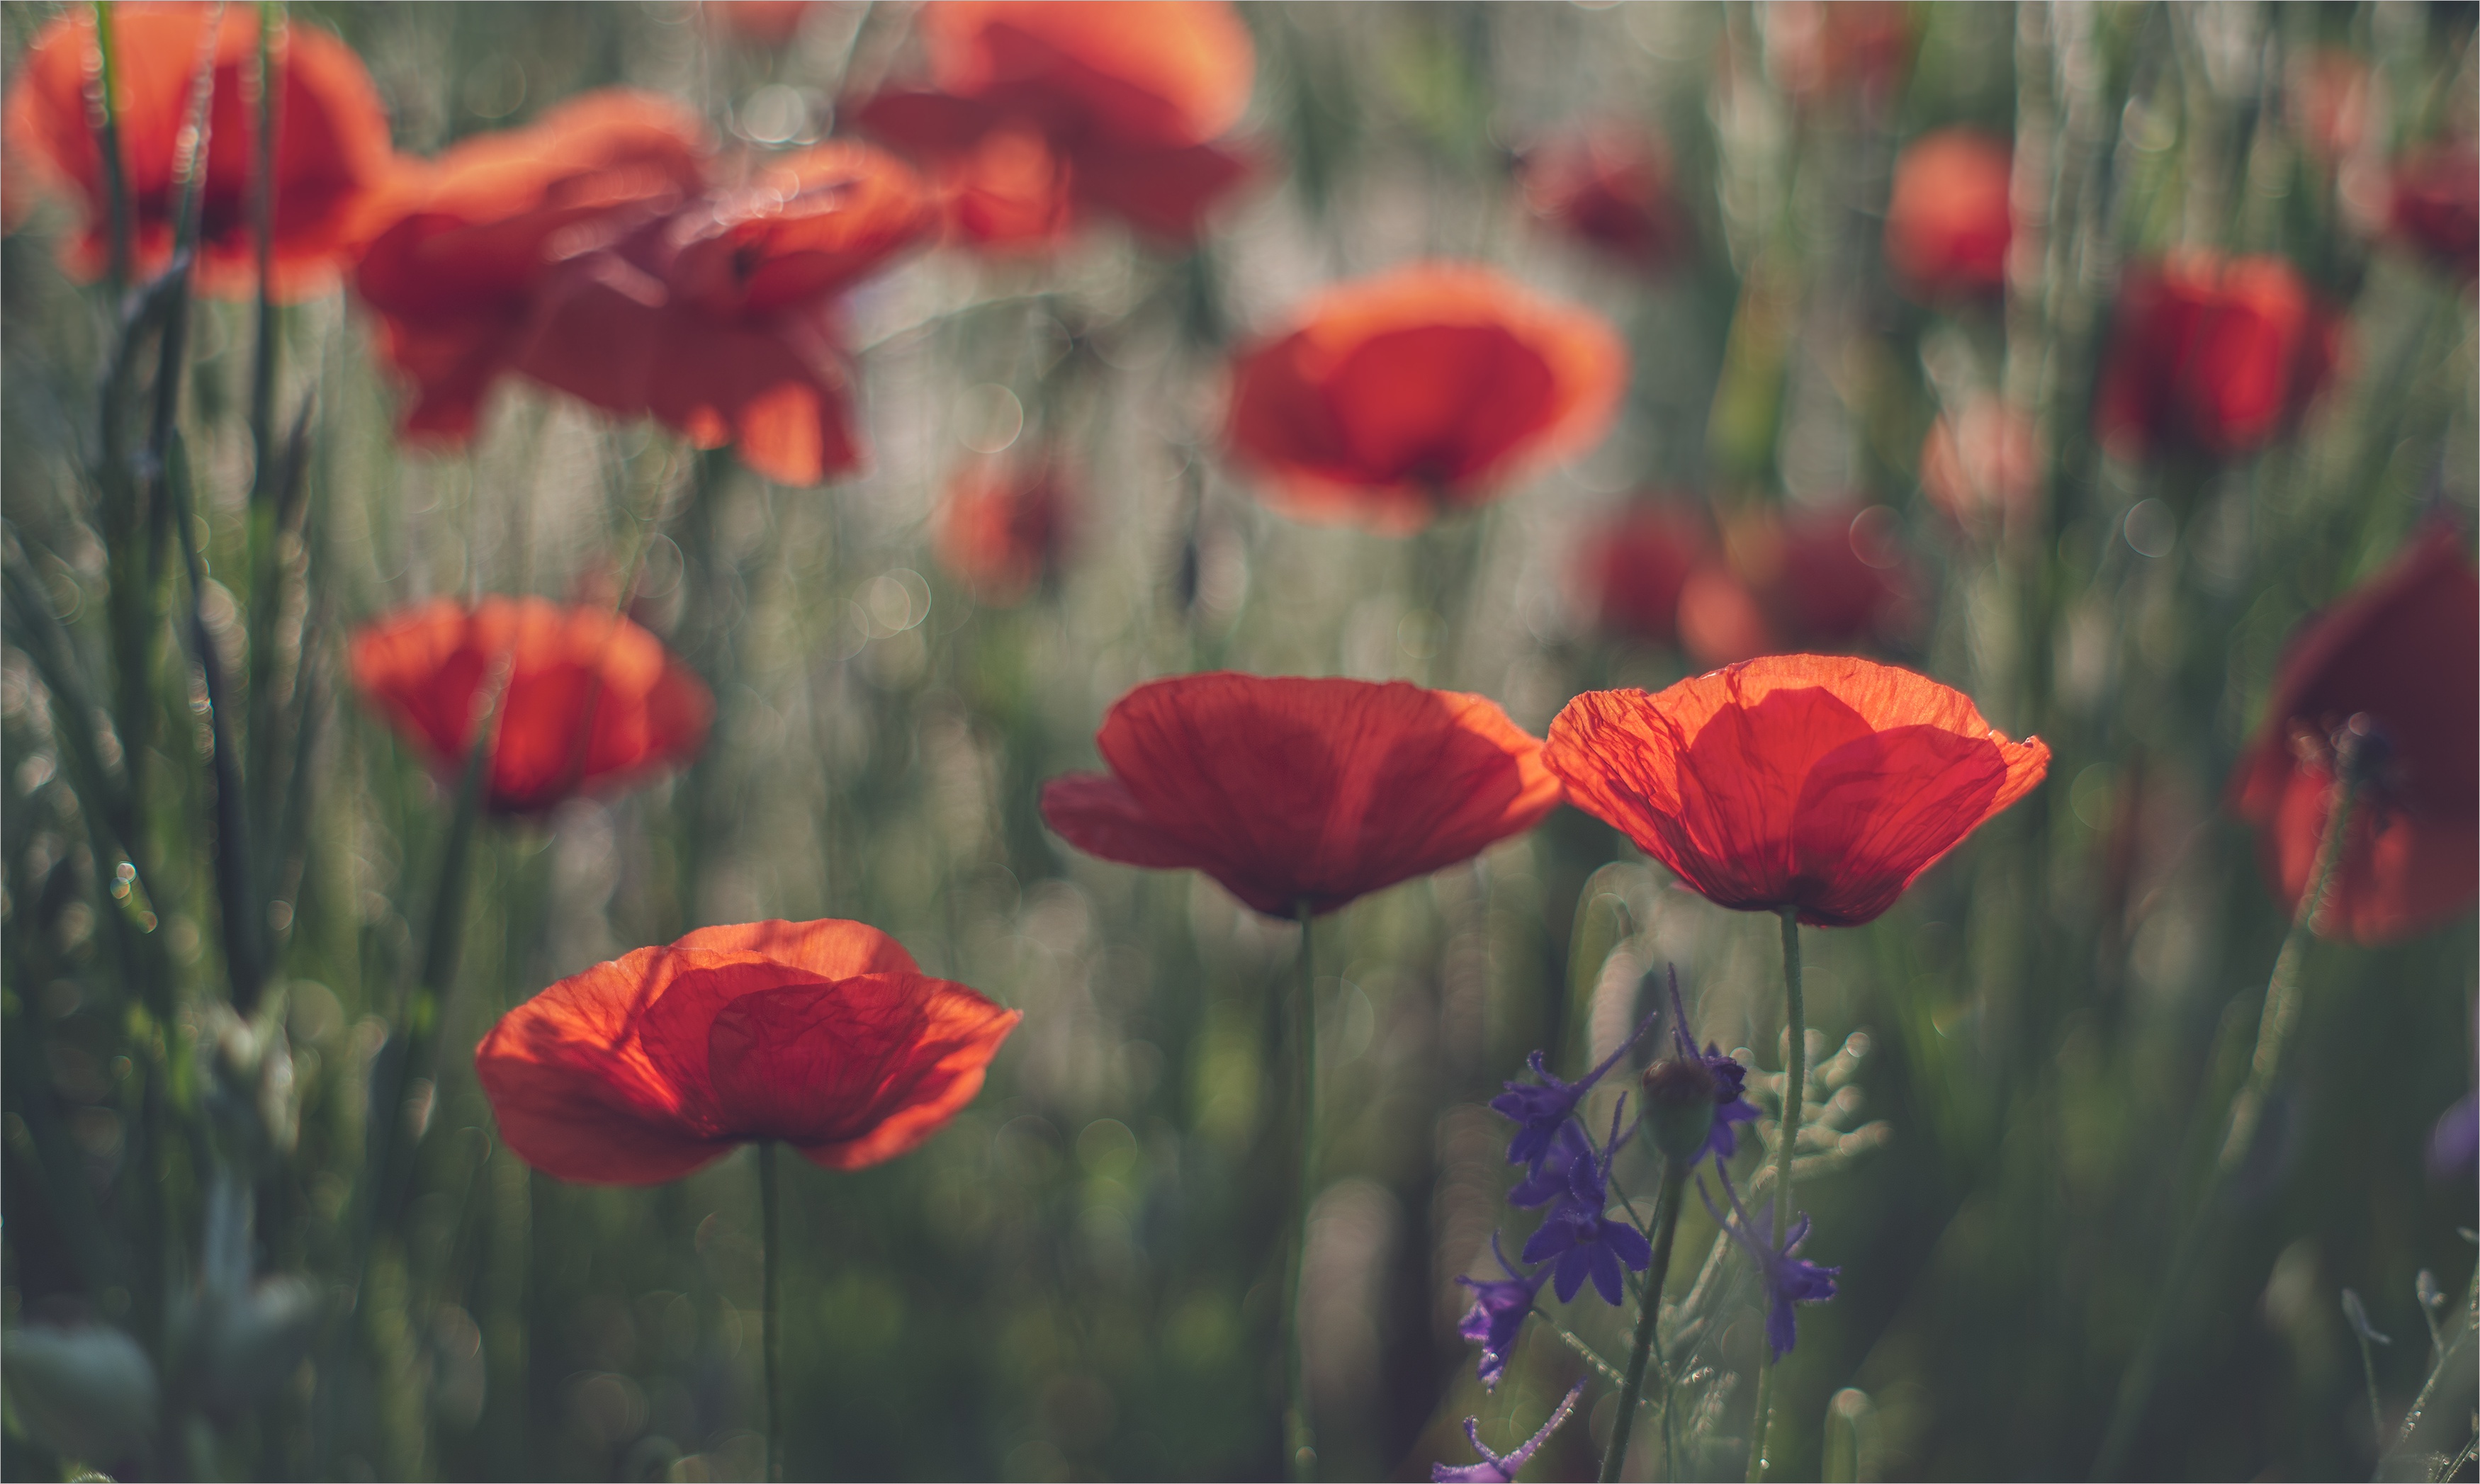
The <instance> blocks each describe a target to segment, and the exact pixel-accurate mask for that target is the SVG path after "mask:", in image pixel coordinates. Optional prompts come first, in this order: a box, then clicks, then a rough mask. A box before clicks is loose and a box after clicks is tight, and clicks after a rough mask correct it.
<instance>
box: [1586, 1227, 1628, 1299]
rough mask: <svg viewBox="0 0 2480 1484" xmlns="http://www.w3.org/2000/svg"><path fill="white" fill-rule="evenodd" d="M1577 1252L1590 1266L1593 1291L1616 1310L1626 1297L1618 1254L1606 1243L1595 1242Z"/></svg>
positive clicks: (1624, 1281) (1624, 1282)
mask: <svg viewBox="0 0 2480 1484" xmlns="http://www.w3.org/2000/svg"><path fill="white" fill-rule="evenodd" d="M1578 1250H1580V1251H1583V1252H1584V1253H1585V1254H1586V1258H1585V1260H1586V1262H1588V1263H1589V1264H1590V1265H1591V1266H1592V1274H1593V1289H1594V1291H1595V1292H1598V1293H1600V1294H1601V1295H1602V1301H1603V1302H1605V1303H1607V1304H1609V1305H1610V1306H1611V1307H1612V1308H1614V1309H1615V1308H1617V1307H1618V1306H1619V1304H1620V1303H1621V1302H1622V1301H1623V1300H1625V1298H1626V1297H1627V1287H1626V1280H1624V1279H1622V1278H1621V1277H1620V1276H1619V1259H1618V1254H1617V1253H1615V1252H1613V1251H1612V1250H1611V1244H1610V1243H1609V1242H1607V1241H1596V1242H1593V1243H1590V1244H1589V1245H1588V1246H1586V1247H1583V1248H1580V1249H1578Z"/></svg>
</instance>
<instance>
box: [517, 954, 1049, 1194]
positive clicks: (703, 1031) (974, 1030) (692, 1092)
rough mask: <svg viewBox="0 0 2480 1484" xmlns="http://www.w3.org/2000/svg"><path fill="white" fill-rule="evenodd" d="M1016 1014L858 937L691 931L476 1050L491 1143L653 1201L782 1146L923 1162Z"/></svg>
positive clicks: (590, 977)
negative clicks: (725, 1160)
mask: <svg viewBox="0 0 2480 1484" xmlns="http://www.w3.org/2000/svg"><path fill="white" fill-rule="evenodd" d="M1022 1018H1023V1017H1022V1016H1021V1015H1020V1013H1019V1012H1018V1011H1011V1010H1002V1009H1000V1008H999V1007H998V1006H996V1005H994V1004H992V1003H991V1002H990V1001H989V1000H987V999H985V998H983V997H982V996H981V995H980V994H978V993H976V992H974V991H973V990H971V989H968V988H966V987H965V986H964V985H957V984H950V983H948V982H947V981H945V980H942V979H933V978H931V977H929V976H928V975H926V974H923V973H922V972H921V970H920V967H919V965H917V964H916V963H915V962H914V961H913V956H912V955H910V954H908V953H906V952H905V951H904V947H903V945H902V944H900V943H898V942H896V941H895V940H894V939H893V938H891V937H889V936H888V935H887V934H884V933H881V932H879V931H878V930H877V929H875V928H871V927H866V926H864V925H863V924H861V923H857V922H839V921H836V920H834V919H831V918H830V919H824V920H820V921H817V922H753V923H740V924H736V925H734V926H731V927H722V928H700V929H698V930H697V931H696V932H694V933H691V934H688V935H687V936H686V937H684V938H682V939H681V940H680V941H678V942H676V943H673V944H672V945H671V946H669V947H667V948H640V949H638V950H637V951H636V952H634V953H633V954H630V955H628V956H627V957H625V958H622V959H615V960H613V961H611V962H608V963H600V964H597V965H595V966H594V967H593V968H590V969H587V970H586V971H585V972H584V973H582V974H579V975H576V976H574V977H573V978H569V979H563V980H561V981H560V982H559V983H558V984H555V985H552V986H551V987H550V988H548V989H545V990H544V991H543V992H542V993H540V994H538V995H535V996H534V997H533V998H532V999H530V1000H528V1001H527V1002H526V1003H525V1004H523V1005H520V1006H518V1007H517V1008H516V1009H515V1010H512V1011H508V1013H507V1014H505V1015H504V1016H502V1017H501V1018H500V1023H499V1024H498V1025H496V1026H494V1027H492V1028H491V1034H490V1035H489V1036H485V1037H483V1039H482V1044H481V1046H480V1047H479V1048H478V1049H477V1050H476V1051H475V1053H474V1066H475V1070H476V1071H477V1072H478V1073H479V1074H480V1077H481V1083H482V1091H483V1092H484V1094H485V1095H487V1096H488V1097H489V1098H490V1100H491V1108H492V1111H493V1112H494V1113H497V1114H498V1115H499V1121H500V1137H501V1138H502V1139H505V1140H506V1141H507V1145H508V1147H509V1148H510V1149H512V1150H514V1151H516V1154H517V1157H518V1158H520V1159H522V1160H524V1161H525V1162H526V1163H527V1164H530V1165H532V1166H533V1167H534V1168H536V1169H539V1170H541V1171H542V1172H543V1173H545V1174H547V1175H551V1176H554V1177H555V1178H557V1179H561V1180H573V1181H578V1182H580V1183H582V1184H587V1185H656V1184H659V1183H660V1182H663V1181H666V1180H676V1179H678V1178H680V1177H681V1176H683V1175H685V1174H687V1173H689V1172H690V1171H692V1170H694V1169H697V1168H698V1167H699V1166H701V1165H704V1164H710V1163H711V1162H712V1161H714V1160H717V1159H720V1158H722V1157H723V1156H724V1155H726V1154H728V1153H730V1152H731V1151H732V1149H733V1147H734V1146H735V1145H736V1144H742V1143H747V1142H750V1141H752V1140H756V1139H783V1140H784V1141H785V1142H787V1143H789V1144H791V1145H792V1146H793V1147H794V1148H796V1149H798V1150H799V1151H800V1153H801V1156H802V1158H804V1159H807V1160H808V1161H810V1162H811V1163H812V1164H818V1165H822V1166H824V1167H825V1168H828V1169H844V1170H850V1169H863V1168H866V1167H867V1166H869V1165H872V1164H882V1163H884V1162H886V1161H888V1160H891V1159H894V1158H895V1157H896V1156H898V1155H902V1154H907V1153H910V1152H911V1151H912V1150H914V1149H916V1148H917V1147H919V1146H920V1145H921V1144H922V1142H924V1141H925V1140H927V1139H929V1138H930V1136H932V1135H933V1134H936V1133H937V1132H938V1131H939V1130H940V1129H941V1128H943V1127H944V1126H945V1125H946V1123H947V1121H948V1120H949V1119H950V1118H953V1117H954V1116H955V1115H956V1113H957V1112H958V1111H959V1110H960V1109H962V1108H963V1107H964V1106H965V1105H966V1104H967V1103H969V1102H971V1101H972V1099H973V1094H975V1093H976V1092H979V1091H980V1090H981V1087H982V1077H983V1074H984V1070H985V1069H986V1068H987V1067H988V1066H989V1064H990V1061H991V1058H992V1057H993V1056H994V1055H995V1054H996V1053H997V1051H998V1048H999V1043H1000V1042H1001V1041H1003V1040H1005V1039H1006V1038H1007V1036H1008V1033H1009V1032H1010V1031H1012V1030H1014V1029H1015V1028H1016V1024H1017V1022H1018V1021H1019V1020H1020V1019H1022Z"/></svg>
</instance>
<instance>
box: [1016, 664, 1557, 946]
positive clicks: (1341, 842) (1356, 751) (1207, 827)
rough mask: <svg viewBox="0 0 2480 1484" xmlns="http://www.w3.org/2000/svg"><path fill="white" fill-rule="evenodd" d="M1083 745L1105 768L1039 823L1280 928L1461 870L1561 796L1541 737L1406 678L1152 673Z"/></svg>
mask: <svg viewBox="0 0 2480 1484" xmlns="http://www.w3.org/2000/svg"><path fill="white" fill-rule="evenodd" d="M1094 740H1095V743H1096V745H1097V746H1098V747H1099V748H1100V749H1101V752H1102V760H1103V761H1104V762H1105V763H1107V764H1108V765H1109V766H1110V769H1111V771H1110V772H1109V773H1108V774H1107V775H1106V774H1099V773H1072V774H1069V775H1068V776H1066V777H1065V778H1056V779H1052V780H1050V781H1049V782H1048V783H1046V784H1045V785H1044V786H1043V790H1042V817H1043V818H1044V819H1046V820H1047V821H1049V823H1050V828H1051V829H1053V830H1056V831H1057V832H1059V833H1060V834H1061V835H1062V836H1064V837H1065V838H1066V839H1067V841H1068V843H1069V844H1071V845H1073V846H1075V847H1076V848H1077V849H1078V850H1081V851H1084V852H1085V853H1086V854H1088V855H1093V856H1099V857H1102V858H1103V859H1105V860H1118V861H1124V862H1125V863H1126V864H1129V865H1141V866H1153V867H1157V868H1160V869H1165V870H1178V869H1183V868H1186V869H1195V870H1200V871H1203V872H1204V873H1205V874H1206V875H1208V876H1211V877H1213V878H1214V879H1215V880H1216V881H1218V882H1221V883H1223V884H1224V886H1225V887H1226V888H1227V889H1228V890H1229V891H1230V892H1231V894H1232V895H1233V896H1236V897H1238V898H1239V899H1240V900H1241V901H1243V902H1246V903H1248V904H1249V905H1250V906H1251V907H1253V908H1256V909H1257V910H1258V911H1261V912H1264V913H1267V914H1268V915H1270V916H1275V917H1288V916H1290V915H1291V914H1292V912H1293V911H1294V909H1295V908H1296V906H1297V905H1298V904H1299V903H1302V902H1306V903H1307V904H1308V905H1309V909H1310V910H1312V911H1316V912H1330V911H1333V910H1334V909H1335V908H1339V907H1341V906H1343V905H1344V904H1345V903H1347V902H1350V901H1352V900H1353V899H1354V898H1355V897H1359V896H1363V895H1366V894H1367V893H1369V892H1373V891H1376V890H1378V889H1379V888H1380V887H1382V886H1391V885H1393V884H1395V883H1397V882H1401V881H1408V880H1410V879H1411V878H1413V877H1415V876H1427V875H1428V874H1430V873H1431V872H1433V871H1435V870H1439V869H1441V868H1443V867H1446V866H1450V865H1453V864H1455V863H1456V862H1457V861H1459V860H1464V859H1467V858H1469V857H1473V856H1476V855H1479V854H1480V853H1481V852H1482V851H1483V850H1485V849H1486V848H1487V847H1489V846H1490V845H1493V844H1495V843H1497V842H1498V841H1500V840H1503V839H1506V838H1507V837H1509V836H1510V835H1514V834H1521V833H1523V832H1525V831H1527V830H1530V829H1532V828H1533V826H1534V825H1535V824H1537V823H1538V822H1539V821H1540V819H1541V817H1542V816H1543V815H1544V814H1547V813H1549V812H1550V810H1551V809H1552V808H1553V807H1554V806H1557V804H1558V802H1559V781H1558V780H1556V779H1554V778H1552V777H1551V776H1550V775H1549V773H1548V772H1547V771H1546V770H1544V769H1543V767H1542V766H1541V744H1540V743H1538V742H1537V741H1535V740H1534V739H1533V738H1532V737H1530V736H1528V735H1526V734H1525V732H1524V730H1523V729H1521V728H1519V727H1517V726H1516V725H1515V724H1514V723H1513V722H1511V721H1509V720H1508V719H1507V713H1506V712H1504V711H1501V710H1500V709H1499V708H1498V706H1497V705H1496V704H1494V703H1492V702H1490V701H1488V700H1486V699H1485V698H1483V697H1480V696H1466V695H1460V694H1458V693H1456V692H1453V691H1435V690H1423V689H1421V688H1420V687H1419V686H1416V685H1408V684H1406V683H1404V682H1403V681H1401V680H1395V681H1390V682H1388V683H1387V684H1384V685H1378V684H1373V683H1371V682H1369V681H1367V680H1345V679H1322V680H1307V679H1291V678H1282V679H1268V678H1263V677H1259V676H1253V675H1232V674H1229V673H1220V674H1214V675H1190V676H1181V677H1178V678H1174V679H1168V680H1155V681H1151V682H1150V683H1148V684H1145V685H1140V686H1138V687H1137V688H1136V689H1135V690H1132V691H1130V692H1128V693H1127V694H1126V695H1124V696H1123V697H1121V698H1120V699H1119V700H1118V701H1117V702H1116V703H1114V704H1112V706H1111V709H1110V712H1109V713H1108V714H1107V715H1105V716H1104V717H1103V719H1102V729H1101V730H1100V731H1099V732H1098V733H1097V734H1096V735H1095V739H1094Z"/></svg>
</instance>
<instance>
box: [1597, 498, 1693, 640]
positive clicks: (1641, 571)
mask: <svg viewBox="0 0 2480 1484" xmlns="http://www.w3.org/2000/svg"><path fill="white" fill-rule="evenodd" d="M1713 545H1714V541H1713V536H1712V533H1711V529H1710V526H1709V524H1708V522H1707V521H1706V519H1705V516H1704V514H1703V513H1702V512H1701V511H1699V510H1697V509H1695V508H1694V507H1693V506H1691V505H1689V504H1687V503H1686V502H1685V501H1678V500H1645V501H1640V502H1638V503H1636V504H1632V505H1630V506H1628V507H1627V508H1626V509H1625V510H1622V511H1619V512H1618V513H1617V514H1615V515H1614V516H1612V517H1611V518H1610V519H1608V520H1606V521H1604V522H1602V523H1600V524H1599V525H1595V526H1593V527H1592V528H1591V529H1590V530H1589V531H1588V532H1587V534H1586V537H1585V539H1584V541H1583V543H1582V544H1581V545H1580V546H1579V547H1578V549H1577V553H1576V566H1577V570H1578V576H1580V577H1582V578H1583V586H1584V588H1585V591H1586V592H1587V593H1589V595H1591V601H1592V602H1593V606H1594V610H1595V613H1596V615H1597V617H1598V620H1599V623H1600V626H1601V627H1602V628H1603V629H1605V630H1607V631H1609V632H1612V633H1617V634H1625V635H1627V636H1629V637H1631V638H1637V639H1647V640H1651V641H1652V642H1653V643H1656V644H1668V643H1670V642H1672V641H1673V640H1675V639H1677V638H1678V637H1679V595H1680V592H1681V590H1682V589H1684V588H1685V587H1686V586H1687V585H1688V575H1689V574H1690V573H1691V572H1692V571H1694V570H1695V569H1696V566H1697V564H1698V563H1699V562H1700V561H1703V560H1705V559H1706V557H1707V555H1708V553H1709V552H1710V551H1711V550H1713Z"/></svg>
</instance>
